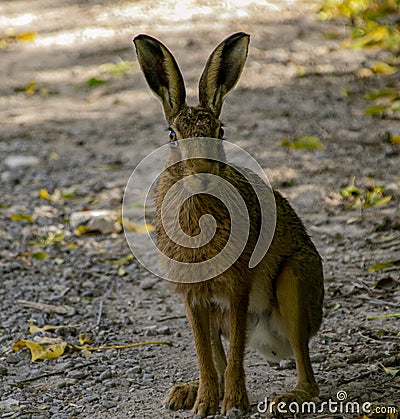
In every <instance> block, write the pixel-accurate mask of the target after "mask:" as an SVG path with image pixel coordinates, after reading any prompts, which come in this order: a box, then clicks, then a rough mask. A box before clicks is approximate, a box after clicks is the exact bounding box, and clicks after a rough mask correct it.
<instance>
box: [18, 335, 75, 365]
mask: <svg viewBox="0 0 400 419" xmlns="http://www.w3.org/2000/svg"><path fill="white" fill-rule="evenodd" d="M66 347H67V342H64V341H62V340H61V339H50V338H45V339H42V340H41V341H40V342H34V341H31V340H25V339H21V340H19V341H17V342H15V343H14V345H13V346H12V347H11V349H12V350H14V351H19V350H21V349H23V348H28V349H29V350H30V351H31V357H32V362H34V361H36V360H37V359H55V358H59V357H60V356H61V355H63V354H64V351H65V348H66Z"/></svg>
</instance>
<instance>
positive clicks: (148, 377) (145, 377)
mask: <svg viewBox="0 0 400 419" xmlns="http://www.w3.org/2000/svg"><path fill="white" fill-rule="evenodd" d="M143 380H144V381H152V380H154V374H149V373H147V372H145V373H144V374H143Z"/></svg>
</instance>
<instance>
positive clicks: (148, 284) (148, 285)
mask: <svg viewBox="0 0 400 419" xmlns="http://www.w3.org/2000/svg"><path fill="white" fill-rule="evenodd" d="M157 282H158V280H157V279H154V278H146V279H144V280H143V281H142V282H141V283H140V288H141V289H142V290H151V289H152V288H153V287H154V285H156V284H157Z"/></svg>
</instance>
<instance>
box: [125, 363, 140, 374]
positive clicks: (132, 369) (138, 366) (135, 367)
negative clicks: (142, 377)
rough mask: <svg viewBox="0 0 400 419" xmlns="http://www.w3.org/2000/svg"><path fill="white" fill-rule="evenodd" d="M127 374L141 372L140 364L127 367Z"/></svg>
mask: <svg viewBox="0 0 400 419" xmlns="http://www.w3.org/2000/svg"><path fill="white" fill-rule="evenodd" d="M126 373H127V375H130V374H141V373H142V367H141V366H140V365H135V366H134V367H132V368H129V370H127V371H126Z"/></svg>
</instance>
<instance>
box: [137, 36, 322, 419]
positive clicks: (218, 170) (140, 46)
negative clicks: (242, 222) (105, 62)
mask: <svg viewBox="0 0 400 419" xmlns="http://www.w3.org/2000/svg"><path fill="white" fill-rule="evenodd" d="M249 39H250V37H249V35H248V34H245V33H243V32H238V33H235V34H233V35H231V36H229V37H228V38H226V39H225V40H224V41H223V42H221V43H220V44H219V45H218V46H217V47H216V48H215V50H214V51H213V53H212V54H211V55H210V57H209V59H208V61H207V63H206V66H205V68H204V71H203V73H202V76H201V78H200V82H199V104H198V106H196V107H191V106H188V105H187V104H186V91H185V86H184V81H183V77H182V74H181V72H180V69H179V67H178V65H177V63H176V61H175V59H174V57H173V55H172V54H171V52H170V51H169V50H168V49H167V48H166V47H165V46H164V45H163V44H162V43H161V42H159V41H158V40H156V39H154V38H152V37H150V36H148V35H143V34H140V35H138V36H136V37H135V39H134V44H135V47H136V53H137V57H138V61H139V64H140V67H141V69H142V71H143V73H144V75H145V78H146V80H147V83H148V85H149V87H150V89H151V90H152V91H153V93H154V94H155V95H156V96H157V97H158V98H159V99H160V101H161V103H162V106H163V110H164V115H165V119H166V121H167V122H168V124H169V142H170V143H171V148H174V152H175V153H176V152H178V153H179V152H182V153H183V152H184V153H185V155H186V159H183V160H182V161H180V162H177V163H176V164H174V165H171V166H169V167H168V168H167V169H166V170H165V171H164V172H163V173H162V174H161V175H160V177H159V179H158V184H157V191H156V214H157V215H156V217H157V220H156V236H157V246H158V248H159V249H160V250H161V251H162V252H163V253H164V254H165V255H167V256H168V257H170V258H171V259H174V260H179V261H182V262H186V263H198V262H202V261H204V260H208V259H209V258H210V257H213V256H214V255H216V254H217V253H218V252H219V251H221V249H222V248H223V246H224V244H225V243H226V241H227V236H228V235H229V232H230V229H231V227H232V226H231V225H230V221H229V213H227V210H226V208H225V207H224V205H223V204H222V203H221V202H220V200H218V199H216V198H215V197H214V196H212V195H210V194H208V193H207V189H206V186H205V187H204V193H199V194H197V195H195V196H192V197H191V198H190V199H187V200H186V201H185V202H184V203H183V204H182V206H181V208H176V211H178V219H179V223H180V227H181V228H182V230H183V231H185V233H186V234H187V235H189V236H192V237H195V236H196V235H198V234H199V232H200V230H201V227H200V221H199V220H200V218H201V217H202V216H203V215H204V214H211V215H212V216H213V217H214V218H215V220H216V233H215V235H214V237H213V239H212V240H211V241H210V243H208V244H207V245H203V246H201V247H199V248H193V247H189V248H187V247H183V246H181V245H180V244H178V243H175V242H174V241H173V240H172V239H171V238H170V236H169V235H168V234H166V231H165V228H164V225H163V221H162V217H161V207H162V204H163V201H164V199H165V197H166V194H167V192H168V190H169V189H170V188H171V187H172V186H173V185H174V184H175V183H176V182H178V181H180V180H181V179H183V178H184V177H185V176H187V175H189V174H202V173H212V174H214V175H216V176H219V177H223V178H225V179H227V180H228V181H229V182H231V183H232V185H234V187H235V188H236V189H237V190H238V191H239V193H240V195H241V196H242V197H243V199H244V201H245V202H246V205H247V209H248V211H249V218H250V227H249V237H248V241H247V244H246V246H245V248H244V250H243V252H242V254H241V255H240V257H239V258H238V259H237V260H236V262H235V263H233V265H232V266H230V267H229V269H227V270H226V271H224V272H223V273H221V274H219V275H216V276H215V277H214V278H211V279H208V280H206V281H201V278H199V281H197V279H196V278H195V279H194V280H193V278H190V279H189V278H188V281H187V282H185V281H177V282H171V285H172V287H173V288H174V291H175V292H177V293H179V294H181V296H182V297H183V300H184V304H185V310H186V314H187V318H188V321H189V322H190V325H191V327H192V331H193V336H194V342H195V346H196V353H197V360H198V365H199V370H200V377H199V380H197V381H193V382H189V383H185V384H178V385H175V386H174V387H173V388H172V389H171V390H170V393H169V395H168V396H167V398H166V400H165V401H164V404H165V406H166V407H167V408H169V409H172V410H178V409H193V413H194V414H196V415H198V416H207V415H213V414H216V412H217V411H218V408H219V400H222V406H221V413H222V414H226V413H227V412H228V411H229V410H231V409H233V408H236V409H239V410H240V411H241V412H243V413H245V412H248V411H249V410H250V403H249V399H248V396H247V391H246V384H245V371H244V366H243V361H244V353H245V346H246V343H248V344H249V345H250V346H251V347H254V348H255V349H257V350H258V351H259V352H261V353H262V354H263V355H265V356H266V357H267V358H270V359H274V360H277V359H281V358H285V357H289V356H291V355H293V356H294V358H295V361H296V369H297V385H296V387H295V388H294V389H293V390H292V391H290V392H288V393H285V394H283V395H281V396H278V397H277V398H276V399H275V402H279V401H284V402H287V403H289V402H291V401H296V402H299V403H300V402H303V401H307V400H310V399H312V398H313V397H315V396H317V395H318V393H319V388H318V385H317V383H316V381H315V378H314V374H313V370H312V366H311V362H310V356H309V348H308V343H309V340H310V338H311V337H312V336H313V335H315V334H316V332H317V331H318V329H319V327H320V324H321V321H322V301H323V294H324V287H323V271H322V262H321V258H320V256H319V254H318V251H317V250H316V248H315V246H314V244H313V242H312V241H311V239H310V237H309V236H308V234H307V232H306V230H305V227H304V225H303V223H302V221H301V220H300V218H299V217H298V216H297V214H296V213H295V211H294V210H293V209H292V207H291V206H290V204H289V203H288V201H287V200H286V199H285V198H283V197H282V196H281V195H280V194H279V192H277V191H274V192H273V196H274V198H275V202H276V228H275V232H273V239H272V242H271V245H270V247H269V249H268V251H267V252H266V253H265V256H264V257H263V258H262V260H261V262H260V263H259V264H258V265H257V266H256V267H253V268H249V258H250V254H251V251H252V249H254V246H255V243H256V241H257V237H258V234H259V229H260V217H261V216H260V207H259V205H258V204H257V197H256V196H255V194H254V192H253V190H252V188H251V185H250V183H249V182H248V181H247V180H246V179H245V178H244V177H243V175H242V174H241V173H240V171H238V170H236V169H235V168H234V167H232V166H229V165H228V164H224V160H223V159H224V148H223V147H224V146H223V136H224V133H223V128H222V123H221V121H220V120H219V115H220V112H221V108H222V105H223V102H224V99H225V97H226V96H227V95H228V93H230V92H231V90H232V89H233V88H234V86H235V85H236V83H237V82H238V79H239V77H240V75H241V72H242V70H243V67H244V64H245V61H246V58H247V52H248V45H249ZM243 109H245V105H244V104H243ZM192 137H196V138H198V139H199V140H198V141H200V142H201V141H202V140H201V138H202V137H208V138H212V139H215V140H212V141H208V143H207V144H208V145H207V149H208V150H207V153H209V154H207V156H209V158H196V153H197V152H193V158H191V156H190V150H187V149H184V144H185V143H184V141H186V140H185V139H187V138H192ZM204 141H206V139H204ZM210 143H211V144H210ZM180 147H182V148H180ZM221 161H222V163H221ZM201 182H202V181H200V183H201ZM186 187H187V188H190V187H191V186H190V183H188V184H187V185H186ZM166 216H168V214H166ZM221 336H225V337H227V338H228V339H229V353H228V357H227V358H226V355H225V351H224V347H223V344H222V341H221Z"/></svg>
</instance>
